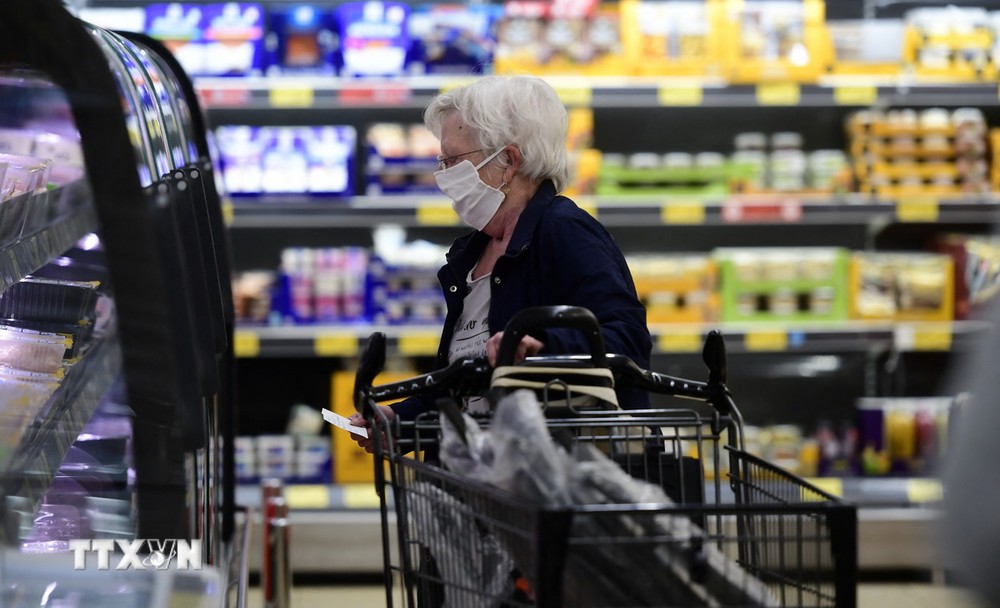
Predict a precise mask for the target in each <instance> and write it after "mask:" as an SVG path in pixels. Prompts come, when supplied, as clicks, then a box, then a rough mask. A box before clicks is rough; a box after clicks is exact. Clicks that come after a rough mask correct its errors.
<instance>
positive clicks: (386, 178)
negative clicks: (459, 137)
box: [365, 123, 440, 195]
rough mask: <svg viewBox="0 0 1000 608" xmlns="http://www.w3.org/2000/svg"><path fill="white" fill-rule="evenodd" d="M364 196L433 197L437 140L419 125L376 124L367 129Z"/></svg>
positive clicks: (437, 148)
mask: <svg viewBox="0 0 1000 608" xmlns="http://www.w3.org/2000/svg"><path fill="white" fill-rule="evenodd" d="M365 139H366V141H367V144H368V145H367V157H366V159H365V176H366V177H365V179H366V184H365V193H366V194H368V195H380V194H416V193H425V194H432V193H436V192H439V191H438V190H437V185H436V183H435V182H434V171H437V155H438V152H439V150H440V148H439V146H438V142H437V139H435V138H434V136H433V135H432V134H431V133H430V131H428V130H427V128H426V127H425V126H423V125H422V124H409V125H407V124H401V123H376V124H373V125H371V126H370V127H369V128H368V132H367V134H366V136H365Z"/></svg>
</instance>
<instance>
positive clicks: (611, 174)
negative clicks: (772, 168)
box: [597, 152, 732, 195]
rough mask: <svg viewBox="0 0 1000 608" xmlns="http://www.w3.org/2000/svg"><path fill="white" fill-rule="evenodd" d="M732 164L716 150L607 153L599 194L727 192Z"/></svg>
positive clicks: (711, 193) (599, 180) (702, 193)
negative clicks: (664, 152) (692, 152)
mask: <svg viewBox="0 0 1000 608" xmlns="http://www.w3.org/2000/svg"><path fill="white" fill-rule="evenodd" d="M621 161H624V163H622V162H621ZM731 174H732V165H731V163H730V162H729V161H727V160H725V159H724V158H722V157H721V156H720V155H718V154H717V153H712V152H706V153H700V154H697V155H691V154H690V153H687V152H670V153H667V154H663V155H660V154H657V153H655V152H635V153H633V154H630V155H629V156H627V157H618V156H615V155H610V154H605V155H603V158H602V164H601V170H600V175H599V177H598V183H597V193H598V194H604V195H621V194H677V195H713V194H728V193H729V192H730V179H731Z"/></svg>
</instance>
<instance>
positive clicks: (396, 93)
mask: <svg viewBox="0 0 1000 608" xmlns="http://www.w3.org/2000/svg"><path fill="white" fill-rule="evenodd" d="M411 95H412V91H411V90H410V87H409V86H408V85H405V84H397V83H389V82H383V83H379V84H376V85H365V84H360V85H355V84H349V85H344V86H343V87H341V88H340V89H339V90H338V91H337V100H338V101H339V102H340V103H342V104H345V105H372V104H377V105H389V106H392V105H399V104H403V103H406V102H407V101H409V100H410V97H411Z"/></svg>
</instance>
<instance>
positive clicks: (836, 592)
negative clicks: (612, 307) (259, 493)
mask: <svg viewBox="0 0 1000 608" xmlns="http://www.w3.org/2000/svg"><path fill="white" fill-rule="evenodd" d="M539 323H545V324H557V325H562V326H568V327H578V328H580V329H581V330H582V331H584V332H585V333H587V334H588V336H589V337H590V339H591V346H592V348H591V351H592V352H591V354H590V356H589V357H588V356H575V357H574V356H570V357H548V358H529V359H528V360H527V361H526V362H525V363H524V365H526V366H532V365H534V366H542V367H544V368H545V369H546V370H549V371H548V372H547V373H550V374H553V373H554V374H555V375H556V376H558V377H556V378H553V380H552V382H553V383H554V384H557V385H559V386H558V387H557V388H558V391H557V392H559V394H561V395H563V397H564V399H565V402H566V403H569V401H570V393H571V392H572V390H573V388H572V386H573V385H572V377H573V370H575V369H578V368H584V369H589V368H592V367H593V366H595V365H597V366H601V367H606V368H607V369H609V370H611V372H612V376H613V378H614V382H615V383H616V385H619V384H628V385H631V386H636V387H639V388H642V389H644V390H647V391H649V392H650V393H657V394H660V395H667V396H671V397H679V398H686V399H689V400H692V401H690V403H691V405H690V406H689V407H671V408H669V409H667V408H662V407H657V408H654V409H641V410H628V409H617V408H611V409H603V408H600V407H595V408H574V407H567V408H561V409H560V408H554V407H551V404H550V402H549V392H550V390H554V387H553V386H551V385H548V384H547V385H546V386H545V387H544V388H543V389H542V390H541V391H537V392H538V394H539V395H540V398H539V399H537V401H536V400H535V398H534V397H533V396H532V394H531V393H528V392H526V391H517V392H510V391H505V393H507V394H506V395H505V396H502V395H497V394H493V397H494V398H495V399H496V400H497V403H498V406H497V409H496V410H495V413H494V415H493V417H492V418H489V419H473V418H469V417H468V416H467V415H464V416H463V415H462V414H461V413H460V412H459V410H458V408H457V407H456V406H455V405H454V403H455V401H454V400H451V401H449V400H441V401H439V404H440V408H439V412H440V413H437V412H436V413H433V414H425V415H421V416H420V417H418V418H417V419H416V420H408V421H403V420H400V419H399V417H395V418H393V419H392V420H391V421H389V420H386V418H385V417H384V416H383V415H382V413H381V411H380V410H379V409H378V408H376V407H374V404H376V403H378V402H382V401H388V400H390V399H396V398H399V397H403V396H408V395H415V394H419V393H422V392H427V391H433V390H438V391H440V390H442V389H443V390H445V391H446V392H447V393H449V394H450V395H451V396H453V397H461V396H466V395H473V394H482V393H483V392H484V391H485V390H487V389H488V388H489V385H490V377H491V376H492V372H493V370H492V369H491V368H490V366H489V365H488V364H486V362H485V361H483V360H479V359H466V360H460V361H456V362H454V363H453V364H452V365H451V366H449V367H448V368H445V369H443V370H439V371H436V372H432V373H430V374H426V375H423V376H417V377H414V378H412V379H410V380H406V381H403V382H397V383H393V384H386V385H381V386H372V379H373V378H374V377H375V375H376V374H377V373H378V371H380V369H381V367H382V365H383V362H384V356H385V337H384V335H382V334H378V333H376V334H373V336H372V337H371V339H370V340H369V344H368V347H367V349H366V351H365V353H364V355H363V356H362V361H361V365H360V366H359V369H358V373H357V378H356V390H355V397H356V400H357V405H358V408H359V410H360V411H362V412H364V414H365V416H366V418H368V419H369V420H373V421H374V423H375V424H376V426H379V427H381V428H385V429H387V431H386V432H385V433H376V434H375V439H376V441H375V446H374V447H375V453H376V466H375V470H376V486H377V491H378V493H379V496H380V498H381V511H382V528H383V530H382V531H383V555H384V559H385V566H386V569H385V583H386V601H387V606H395V605H402V606H407V607H414V606H421V607H429V606H435V607H436V606H448V607H454V606H462V607H466V606H468V607H480V606H482V607H486V606H544V607H551V606H567V607H570V606H572V607H578V606H595V607H597V606H600V607H611V606H615V607H625V606H831V607H833V606H836V607H848V608H852V607H854V606H855V605H856V575H857V517H856V510H855V507H854V506H853V505H849V504H845V503H843V502H841V501H840V500H838V499H837V498H836V497H834V496H831V495H830V494H827V493H825V492H823V491H822V490H820V489H818V488H816V487H815V486H813V485H811V484H809V483H808V482H806V481H805V480H803V479H800V478H798V477H796V476H794V475H792V474H790V473H788V472H786V471H784V470H782V469H780V468H778V467H776V466H774V465H772V464H770V463H768V462H766V461H764V460H762V459H760V458H757V457H755V456H753V455H751V454H748V453H746V452H745V451H743V450H742V420H741V418H740V413H739V410H738V409H737V408H736V406H735V404H734V403H733V400H732V398H731V397H730V394H729V391H728V390H727V389H726V387H725V353H724V346H723V343H722V338H721V335H719V334H718V333H717V332H712V333H710V334H709V336H708V339H707V340H706V344H705V349H704V353H703V355H704V359H705V363H706V365H707V366H708V368H709V379H708V381H707V382H697V381H692V380H684V379H680V378H674V377H670V376H667V375H664V374H659V373H656V372H651V371H648V370H643V369H640V368H638V367H637V366H636V365H635V364H634V363H633V362H631V361H630V360H628V359H626V358H623V357H619V356H616V355H606V356H605V355H604V354H603V342H602V341H601V340H600V332H599V331H598V330H596V329H595V328H596V327H597V325H596V320H595V319H593V316H592V315H591V314H590V313H589V311H586V310H584V309H579V308H572V307H547V308H545V309H532V310H531V311H525V313H522V315H518V316H517V317H515V318H514V319H513V320H512V321H511V323H510V325H508V327H507V328H506V329H505V335H504V344H502V345H501V348H500V361H508V362H509V361H510V360H511V359H512V355H513V350H514V349H513V345H516V343H517V341H519V340H520V336H522V335H524V334H525V333H527V332H528V331H530V329H531V328H532V327H535V326H537V325H538V324H539ZM559 368H564V369H565V370H567V371H566V373H565V374H562V373H558V372H553V371H552V370H553V369H556V370H558V369H559ZM567 378H569V379H570V380H567ZM496 392H498V391H495V393H496ZM515 401H517V402H519V403H518V404H516V405H514V404H512V403H513V402H515ZM528 401H530V402H531V403H530V404H528V403H527V402H528ZM538 405H541V406H542V407H543V408H545V409H544V411H545V415H544V416H542V415H539V421H540V422H539V424H538V425H535V427H538V426H540V427H541V430H540V431H539V434H537V435H532V434H531V433H532V431H531V428H534V427H525V428H526V429H528V430H526V431H523V434H522V431H520V430H519V431H518V432H517V433H515V434H514V436H513V437H512V441H513V443H512V445H513V446H515V447H514V449H512V450H508V451H510V452H517V453H518V454H528V455H527V456H526V457H525V458H526V459H527V460H526V462H524V463H522V464H523V466H522V467H521V468H520V469H518V468H517V467H514V468H512V469H509V470H507V469H503V470H500V472H501V473H503V474H504V479H505V481H504V482H502V483H499V484H496V483H486V482H484V481H483V480H482V479H477V478H476V477H475V476H474V475H469V474H467V473H468V472H467V471H456V470H449V469H448V468H446V467H445V466H443V465H442V464H441V461H443V460H447V458H445V457H444V456H446V455H447V454H441V458H440V459H439V450H444V449H445V448H448V450H449V453H450V452H451V451H454V446H455V445H458V444H457V443H454V442H455V438H456V437H458V438H460V439H462V440H464V441H466V442H468V440H469V438H470V437H471V436H472V435H471V433H472V432H473V431H475V432H477V433H492V432H499V429H500V427H501V426H503V424H504V421H503V420H497V418H500V417H501V413H500V412H501V408H506V409H503V411H504V412H513V411H514V408H516V407H520V408H521V410H520V411H525V412H532V411H541V410H540V409H539V408H538V407H537V406H538ZM525 408H526V409H525ZM449 437H450V439H449ZM442 438H444V441H451V442H452V444H449V445H442ZM481 438H482V437H480V439H481ZM549 438H554V440H553V441H552V447H551V448H549V447H548V446H547V445H545V444H547V442H548V441H549ZM473 445H476V446H480V447H481V446H482V445H483V443H482V442H481V441H473V442H472V443H466V446H465V447H463V446H459V448H460V449H459V451H462V450H465V449H469V450H471V449H473V448H472V447H470V446H473ZM539 445H543V447H542V448H540V449H545V450H548V451H547V452H546V453H549V454H556V455H558V457H559V458H561V459H566V462H567V463H568V464H569V465H571V467H570V469H568V470H571V472H569V473H564V472H563V471H562V469H561V468H559V467H549V466H548V465H547V461H545V460H543V459H538V458H536V457H535V456H534V452H533V450H534V449H535V448H536V447H537V446H539ZM476 449H479V448H476ZM490 449H491V448H487V454H488V455H489V456H491V457H492V452H491V451H490ZM497 450H498V451H503V450H502V449H500V448H497ZM569 454H574V455H575V456H572V457H570V456H569ZM498 458H499V457H498ZM560 462H562V460H560ZM456 468H457V467H456ZM550 477H551V479H550ZM563 477H569V478H572V480H575V481H572V480H571V483H570V484H569V486H568V487H569V491H568V494H567V496H569V495H571V498H570V499H569V500H551V497H549V498H550V499H546V496H548V495H549V493H550V491H553V488H557V487H560V483H561V482H560V480H561V479H562V478H563ZM531 479H534V480H535V481H533V482H532V481H531ZM539 480H541V481H539ZM574 484H575V485H574ZM497 486H499V487H497Z"/></svg>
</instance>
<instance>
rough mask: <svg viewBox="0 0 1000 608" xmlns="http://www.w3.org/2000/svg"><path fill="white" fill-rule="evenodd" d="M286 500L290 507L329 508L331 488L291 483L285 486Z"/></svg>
mask: <svg viewBox="0 0 1000 608" xmlns="http://www.w3.org/2000/svg"><path fill="white" fill-rule="evenodd" d="M373 491H374V490H373ZM285 500H286V501H287V502H288V508H289V509H329V508H330V489H329V488H328V487H326V486H322V485H291V484H290V485H287V486H285Z"/></svg>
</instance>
